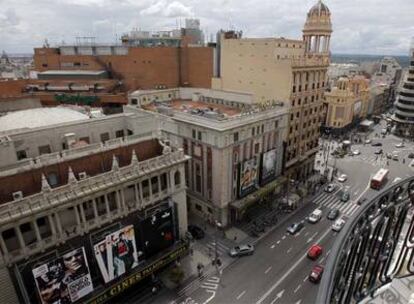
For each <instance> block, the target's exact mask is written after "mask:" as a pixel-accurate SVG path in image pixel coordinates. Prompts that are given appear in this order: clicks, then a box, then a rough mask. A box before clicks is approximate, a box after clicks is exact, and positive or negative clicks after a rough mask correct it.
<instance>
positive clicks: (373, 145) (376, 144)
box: [371, 142, 382, 147]
mask: <svg viewBox="0 0 414 304" xmlns="http://www.w3.org/2000/svg"><path fill="white" fill-rule="evenodd" d="M371 146H372V147H382V143H380V142H376V143H372V144H371Z"/></svg>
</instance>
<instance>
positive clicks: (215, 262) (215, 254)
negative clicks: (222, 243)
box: [213, 221, 222, 267]
mask: <svg viewBox="0 0 414 304" xmlns="http://www.w3.org/2000/svg"><path fill="white" fill-rule="evenodd" d="M221 227H222V225H221V223H220V222H219V221H216V230H217V231H216V237H215V242H214V263H213V264H214V265H216V267H218V265H217V260H218V251H217V235H218V230H219V228H221Z"/></svg>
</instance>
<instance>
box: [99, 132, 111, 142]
mask: <svg viewBox="0 0 414 304" xmlns="http://www.w3.org/2000/svg"><path fill="white" fill-rule="evenodd" d="M100 137H101V142H103V143H104V142H106V141H107V140H109V133H108V132H106V133H101V135H100Z"/></svg>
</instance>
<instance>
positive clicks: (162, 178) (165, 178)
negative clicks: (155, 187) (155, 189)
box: [160, 173, 167, 191]
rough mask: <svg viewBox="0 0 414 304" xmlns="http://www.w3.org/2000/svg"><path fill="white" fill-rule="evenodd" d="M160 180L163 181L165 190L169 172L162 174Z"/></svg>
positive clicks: (162, 184)
mask: <svg viewBox="0 0 414 304" xmlns="http://www.w3.org/2000/svg"><path fill="white" fill-rule="evenodd" d="M160 182H161V191H164V190H165V189H167V173H163V174H161V176H160Z"/></svg>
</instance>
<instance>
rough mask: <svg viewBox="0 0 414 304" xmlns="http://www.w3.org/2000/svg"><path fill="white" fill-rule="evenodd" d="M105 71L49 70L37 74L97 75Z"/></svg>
mask: <svg viewBox="0 0 414 304" xmlns="http://www.w3.org/2000/svg"><path fill="white" fill-rule="evenodd" d="M105 73H106V71H84V70H49V71H44V72H40V73H38V75H46V76H51V75H59V76H63V75H71V76H78V75H81V76H98V75H103V74H105Z"/></svg>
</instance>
